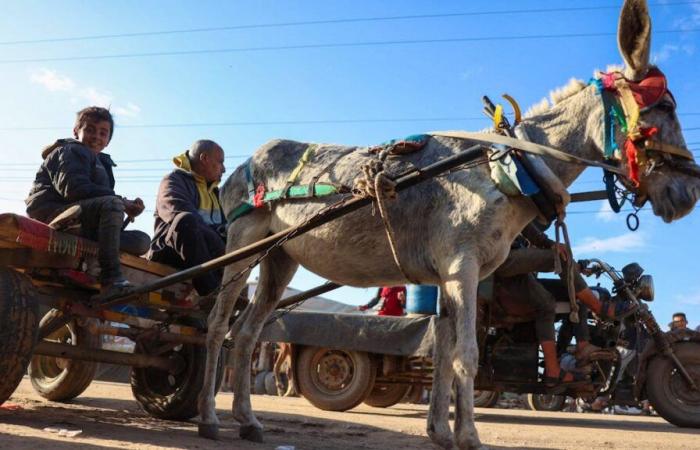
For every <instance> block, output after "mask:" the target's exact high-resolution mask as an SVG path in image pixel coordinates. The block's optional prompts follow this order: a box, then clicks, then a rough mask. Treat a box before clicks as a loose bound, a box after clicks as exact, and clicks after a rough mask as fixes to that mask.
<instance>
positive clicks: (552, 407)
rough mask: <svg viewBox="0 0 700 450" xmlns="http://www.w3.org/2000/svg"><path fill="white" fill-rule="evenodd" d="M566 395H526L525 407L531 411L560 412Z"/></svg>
mask: <svg viewBox="0 0 700 450" xmlns="http://www.w3.org/2000/svg"><path fill="white" fill-rule="evenodd" d="M565 403H566V395H551V394H527V406H529V407H530V409H531V410H533V411H561V410H562V409H564V404H565Z"/></svg>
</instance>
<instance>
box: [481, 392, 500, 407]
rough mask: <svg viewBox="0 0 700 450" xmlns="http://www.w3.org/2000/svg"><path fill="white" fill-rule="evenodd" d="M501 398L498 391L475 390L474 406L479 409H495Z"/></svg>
mask: <svg viewBox="0 0 700 450" xmlns="http://www.w3.org/2000/svg"><path fill="white" fill-rule="evenodd" d="M499 398H501V393H500V392H498V391H480V390H478V389H474V406H475V407H477V408H493V407H494V406H496V403H498V399H499Z"/></svg>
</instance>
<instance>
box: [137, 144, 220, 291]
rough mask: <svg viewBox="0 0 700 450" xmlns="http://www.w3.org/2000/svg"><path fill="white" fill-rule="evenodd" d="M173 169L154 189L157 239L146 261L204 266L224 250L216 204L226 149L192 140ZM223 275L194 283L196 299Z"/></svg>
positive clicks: (212, 274)
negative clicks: (156, 189)
mask: <svg viewBox="0 0 700 450" xmlns="http://www.w3.org/2000/svg"><path fill="white" fill-rule="evenodd" d="M173 162H174V163H175V169H174V170H173V171H172V172H170V173H169V174H168V175H166V176H165V177H164V178H163V180H162V181H161V183H160V187H159V188H158V199H157V200H156V212H155V218H156V222H155V235H154V236H153V240H152V241H151V249H150V250H149V252H148V255H147V257H148V259H151V260H153V261H158V262H162V263H166V264H171V265H173V266H175V267H179V268H188V267H192V266H196V265H198V264H202V263H204V262H206V261H209V260H211V259H213V258H216V257H218V256H221V255H223V254H224V251H225V250H226V245H225V239H226V219H225V217H224V213H223V210H222V209H221V203H220V201H219V188H218V185H219V182H220V181H221V176H222V175H223V174H224V172H225V171H226V169H225V167H224V150H223V149H222V148H221V146H220V145H219V144H217V143H216V142H214V141H210V140H199V141H196V142H195V143H194V144H192V146H191V147H190V149H189V150H188V151H186V152H185V153H183V154H181V155H178V156H176V157H175V158H173ZM221 275H222V271H221V270H216V271H210V272H207V273H204V274H202V275H200V276H198V277H195V278H194V279H193V280H192V282H193V284H194V288H195V290H196V291H197V293H198V294H199V295H202V296H204V295H208V294H210V293H212V292H213V291H214V290H216V289H217V288H218V286H219V283H220V282H221Z"/></svg>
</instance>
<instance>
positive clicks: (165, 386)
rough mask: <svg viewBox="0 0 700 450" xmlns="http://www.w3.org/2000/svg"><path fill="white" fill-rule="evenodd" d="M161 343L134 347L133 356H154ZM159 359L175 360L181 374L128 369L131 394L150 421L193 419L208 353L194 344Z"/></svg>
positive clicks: (218, 376)
mask: <svg viewBox="0 0 700 450" xmlns="http://www.w3.org/2000/svg"><path fill="white" fill-rule="evenodd" d="M162 345H163V343H161V342H145V343H142V344H141V345H138V346H137V347H136V352H139V353H147V354H151V355H152V354H156V350H157V349H158V348H159V347H160V346H162ZM158 355H159V356H162V357H166V358H177V359H179V360H180V361H181V363H182V366H181V370H180V371H179V372H178V373H170V372H168V371H167V370H161V369H155V368H151V367H147V368H137V367H134V368H132V369H131V392H133V394H134V398H135V399H136V401H137V402H138V403H139V405H140V406H141V408H143V410H144V411H146V412H147V413H148V414H150V415H151V416H153V417H157V418H158V419H168V420H189V419H191V418H193V417H195V416H196V415H197V414H199V412H198V411H197V398H198V397H199V392H200V391H201V390H202V385H203V384H204V366H205V364H206V361H207V349H206V347H204V346H199V345H194V344H178V345H176V346H174V347H173V348H171V349H169V350H167V351H166V352H164V353H158ZM222 359H223V354H220V355H219V365H218V366H217V370H216V392H218V391H219V388H220V387H221V381H222V380H223V377H224V365H223V363H222V362H223V361H222Z"/></svg>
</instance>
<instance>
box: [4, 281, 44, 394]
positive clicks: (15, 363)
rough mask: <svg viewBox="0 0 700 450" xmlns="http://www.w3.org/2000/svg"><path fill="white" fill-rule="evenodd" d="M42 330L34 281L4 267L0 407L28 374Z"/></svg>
mask: <svg viewBox="0 0 700 450" xmlns="http://www.w3.org/2000/svg"><path fill="white" fill-rule="evenodd" d="M38 331H39V302H38V300H37V293H36V290H35V289H34V286H33V285H32V282H31V281H30V280H29V278H27V277H26V276H25V275H23V274H21V273H19V272H15V271H14V270H12V269H6V268H0V405H2V404H3V403H4V402H5V401H6V400H7V399H8V398H10V396H11V395H12V393H13V392H14V391H15V389H17V386H19V383H20V382H21V381H22V377H23V376H24V374H25V373H26V372H27V366H28V365H29V362H30V361H31V357H32V353H33V352H34V346H35V345H36V340H37V334H38Z"/></svg>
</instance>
